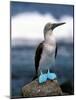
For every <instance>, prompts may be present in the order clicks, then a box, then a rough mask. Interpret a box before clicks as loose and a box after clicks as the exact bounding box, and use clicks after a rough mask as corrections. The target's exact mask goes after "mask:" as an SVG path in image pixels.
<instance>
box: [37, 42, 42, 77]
mask: <svg viewBox="0 0 76 100" xmlns="http://www.w3.org/2000/svg"><path fill="white" fill-rule="evenodd" d="M43 43H44V41H43V42H41V43H40V44H39V45H38V47H37V49H36V53H35V70H36V75H37V74H38V67H39V62H40V59H41V54H42V51H43Z"/></svg>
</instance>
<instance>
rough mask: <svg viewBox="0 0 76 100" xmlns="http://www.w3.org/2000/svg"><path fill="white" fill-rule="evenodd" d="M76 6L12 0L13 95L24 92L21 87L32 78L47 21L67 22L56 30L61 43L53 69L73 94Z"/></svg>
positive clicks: (62, 84)
mask: <svg viewBox="0 0 76 100" xmlns="http://www.w3.org/2000/svg"><path fill="white" fill-rule="evenodd" d="M73 9H74V8H73V6H72V5H60V4H59V5H58V4H39V3H27V2H11V3H10V15H11V73H10V74H11V96H12V97H17V96H21V88H22V87H23V86H24V85H25V84H28V83H29V82H31V81H32V78H33V76H34V73H35V67H34V56H35V51H36V48H37V46H38V44H39V43H40V42H41V41H42V40H43V39H44V35H43V29H44V26H45V24H46V23H47V22H52V23H54V22H55V23H56V22H57V23H59V22H66V24H65V25H62V26H59V27H57V28H56V29H55V30H54V31H53V34H54V35H55V37H56V40H57V44H58V52H57V59H56V66H55V68H54V70H55V72H56V74H57V78H58V82H59V84H60V85H61V87H62V89H63V91H64V92H67V93H69V94H73V91H74V80H73V79H74V64H73V62H74V61H73V58H74V54H73V49H74V40H73V39H74V38H73V17H74V16H73Z"/></svg>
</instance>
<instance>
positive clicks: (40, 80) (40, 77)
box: [39, 71, 47, 83]
mask: <svg viewBox="0 0 76 100" xmlns="http://www.w3.org/2000/svg"><path fill="white" fill-rule="evenodd" d="M46 81H47V74H43V73H42V71H41V74H40V76H39V83H44V82H46Z"/></svg>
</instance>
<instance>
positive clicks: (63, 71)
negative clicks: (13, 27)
mask: <svg viewBox="0 0 76 100" xmlns="http://www.w3.org/2000/svg"><path fill="white" fill-rule="evenodd" d="M36 47H37V45H16V46H12V48H11V96H12V97H17V96H21V89H22V87H23V86H24V85H25V84H28V83H29V82H31V81H32V78H33V76H34V73H35V67H34V56H35V51H36ZM73 58H74V57H73V43H64V42H62V43H58V52H57V58H56V62H55V63H56V64H55V67H54V68H52V69H53V70H54V71H55V73H56V75H57V80H58V82H59V84H60V85H61V84H63V83H65V82H69V83H70V84H72V85H73V77H74V73H73V71H74V65H73ZM67 89H68V88H67Z"/></svg>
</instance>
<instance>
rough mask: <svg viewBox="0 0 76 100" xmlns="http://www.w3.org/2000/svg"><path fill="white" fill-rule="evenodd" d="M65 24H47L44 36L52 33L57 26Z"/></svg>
mask: <svg viewBox="0 0 76 100" xmlns="http://www.w3.org/2000/svg"><path fill="white" fill-rule="evenodd" d="M63 24H65V22H64V23H47V24H46V25H45V27H44V35H45V34H47V33H48V32H49V33H52V31H53V30H54V29H55V28H56V27H57V26H60V25H63Z"/></svg>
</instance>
